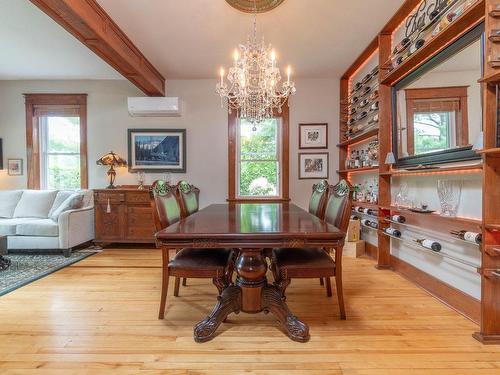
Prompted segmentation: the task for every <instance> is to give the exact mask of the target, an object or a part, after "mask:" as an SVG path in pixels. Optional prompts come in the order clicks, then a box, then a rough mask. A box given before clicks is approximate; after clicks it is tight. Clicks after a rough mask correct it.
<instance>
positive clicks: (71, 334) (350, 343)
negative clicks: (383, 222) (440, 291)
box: [0, 249, 500, 375]
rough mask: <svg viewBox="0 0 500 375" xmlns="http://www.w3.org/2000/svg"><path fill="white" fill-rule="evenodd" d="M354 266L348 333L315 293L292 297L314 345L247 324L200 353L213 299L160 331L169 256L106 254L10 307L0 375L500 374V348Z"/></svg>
mask: <svg viewBox="0 0 500 375" xmlns="http://www.w3.org/2000/svg"><path fill="white" fill-rule="evenodd" d="M344 264H345V265H344V280H345V282H344V288H345V299H346V307H347V320H346V321H340V320H339V317H338V314H339V313H338V307H337V304H336V298H326V296H325V290H324V288H323V287H321V286H320V285H319V283H318V282H317V281H313V280H303V281H294V282H293V283H292V285H291V286H290V287H289V289H288V303H289V305H290V307H291V309H292V310H293V311H294V313H295V314H296V315H297V316H299V317H300V318H301V319H303V320H304V321H305V322H307V323H308V324H309V326H310V332H311V340H310V342H308V343H306V344H300V343H295V342H292V341H290V340H289V339H288V338H287V337H286V336H285V335H284V334H283V333H281V332H280V331H279V330H278V328H277V326H276V325H275V324H274V322H273V317H272V316H271V315H264V314H258V315H247V314H239V315H232V316H230V317H229V318H228V321H227V322H226V323H225V324H224V325H223V326H222V329H220V334H219V336H218V337H216V338H215V339H214V340H213V341H211V342H208V343H205V344H196V343H195V342H194V341H193V338H192V334H193V325H194V323H195V322H197V321H198V320H201V319H202V318H203V317H204V316H205V315H207V314H208V313H209V312H210V309H211V307H212V306H213V304H214V300H215V294H216V289H215V287H213V286H212V285H210V284H209V282H208V281H204V280H188V286H187V287H182V288H181V292H180V297H178V298H175V297H173V296H172V294H171V293H172V290H170V291H169V297H168V301H167V303H168V304H169V306H167V316H166V320H164V321H159V320H157V314H158V303H159V298H160V289H159V288H160V268H159V265H160V252H159V251H157V250H147V249H140V250H119V249H107V250H105V251H104V252H103V253H100V254H98V255H95V256H92V257H90V258H87V259H86V260H84V261H82V262H79V263H77V264H75V265H73V266H71V267H68V268H66V269H64V270H61V271H59V272H57V273H55V274H52V275H50V276H48V277H45V278H43V279H41V280H39V281H37V282H35V283H32V284H30V285H28V286H26V287H23V288H21V289H18V290H16V291H14V292H12V293H10V294H7V295H5V296H3V297H0V374H2V375H5V374H31V373H36V374H50V375H58V374H65V375H67V374H104V373H113V374H191V375H195V374H214V375H216V374H217V375H219V374H241V373H249V372H252V373H256V374H286V375H295V374H345V375H355V374H356V375H361V374H380V375H382V374H383V375H386V374H390V375H392V374H425V375H427V374H453V375H458V374H467V375H469V374H485V375H486V374H492V375H493V374H496V375H498V374H500V347H499V346H482V345H481V344H480V343H478V342H477V341H476V340H474V339H473V338H472V337H471V334H472V332H474V331H475V330H476V329H477V326H476V325H475V324H473V323H472V322H470V321H469V320H467V319H465V318H464V317H462V316H460V315H459V314H457V313H456V312H454V311H453V310H451V309H449V308H448V307H446V306H445V305H443V304H441V303H440V302H438V301H437V300H435V299H434V298H432V297H430V296H429V295H428V294H426V293H425V292H424V291H422V290H421V289H418V288H417V287H415V286H414V285H412V284H410V283H409V282H408V281H406V280H405V279H403V278H402V277H400V276H399V275H397V274H395V273H393V272H391V271H378V270H376V269H375V268H374V267H373V266H374V263H373V261H371V260H368V259H353V258H345V262H344ZM0 277H1V275H0Z"/></svg>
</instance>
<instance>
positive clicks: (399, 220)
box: [386, 215, 406, 223]
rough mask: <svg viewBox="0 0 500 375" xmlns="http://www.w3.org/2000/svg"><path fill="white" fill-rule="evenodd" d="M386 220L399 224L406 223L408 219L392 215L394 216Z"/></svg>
mask: <svg viewBox="0 0 500 375" xmlns="http://www.w3.org/2000/svg"><path fill="white" fill-rule="evenodd" d="M386 219H389V220H391V221H395V222H397V223H404V222H405V221H406V218H405V217H404V216H402V215H392V216H388V217H387V218H386Z"/></svg>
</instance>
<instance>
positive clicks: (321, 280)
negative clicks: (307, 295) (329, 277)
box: [319, 277, 325, 286]
mask: <svg viewBox="0 0 500 375" xmlns="http://www.w3.org/2000/svg"><path fill="white" fill-rule="evenodd" d="M319 285H321V286H323V285H325V282H324V281H323V278H322V277H320V278H319Z"/></svg>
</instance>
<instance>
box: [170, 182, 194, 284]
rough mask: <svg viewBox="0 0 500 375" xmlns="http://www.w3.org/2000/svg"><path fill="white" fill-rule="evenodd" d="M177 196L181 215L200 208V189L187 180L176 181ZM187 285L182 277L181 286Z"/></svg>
mask: <svg viewBox="0 0 500 375" xmlns="http://www.w3.org/2000/svg"><path fill="white" fill-rule="evenodd" d="M177 193H178V195H177V197H178V201H179V205H180V206H181V217H182V218H185V217H188V216H189V215H192V214H194V213H195V212H198V210H199V208H200V189H198V188H197V187H196V186H193V185H191V184H190V183H189V182H187V181H179V182H178V183H177ZM175 283H176V285H177V284H178V283H179V280H178V279H175ZM186 285H187V278H185V277H184V278H182V286H186Z"/></svg>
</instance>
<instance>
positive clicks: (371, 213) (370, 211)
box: [363, 208, 377, 216]
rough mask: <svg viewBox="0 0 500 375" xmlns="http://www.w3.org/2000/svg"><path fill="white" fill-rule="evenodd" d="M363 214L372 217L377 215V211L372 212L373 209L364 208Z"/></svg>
mask: <svg viewBox="0 0 500 375" xmlns="http://www.w3.org/2000/svg"><path fill="white" fill-rule="evenodd" d="M363 213H364V214H366V215H372V216H375V215H377V211H375V210H372V209H371V208H363Z"/></svg>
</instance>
